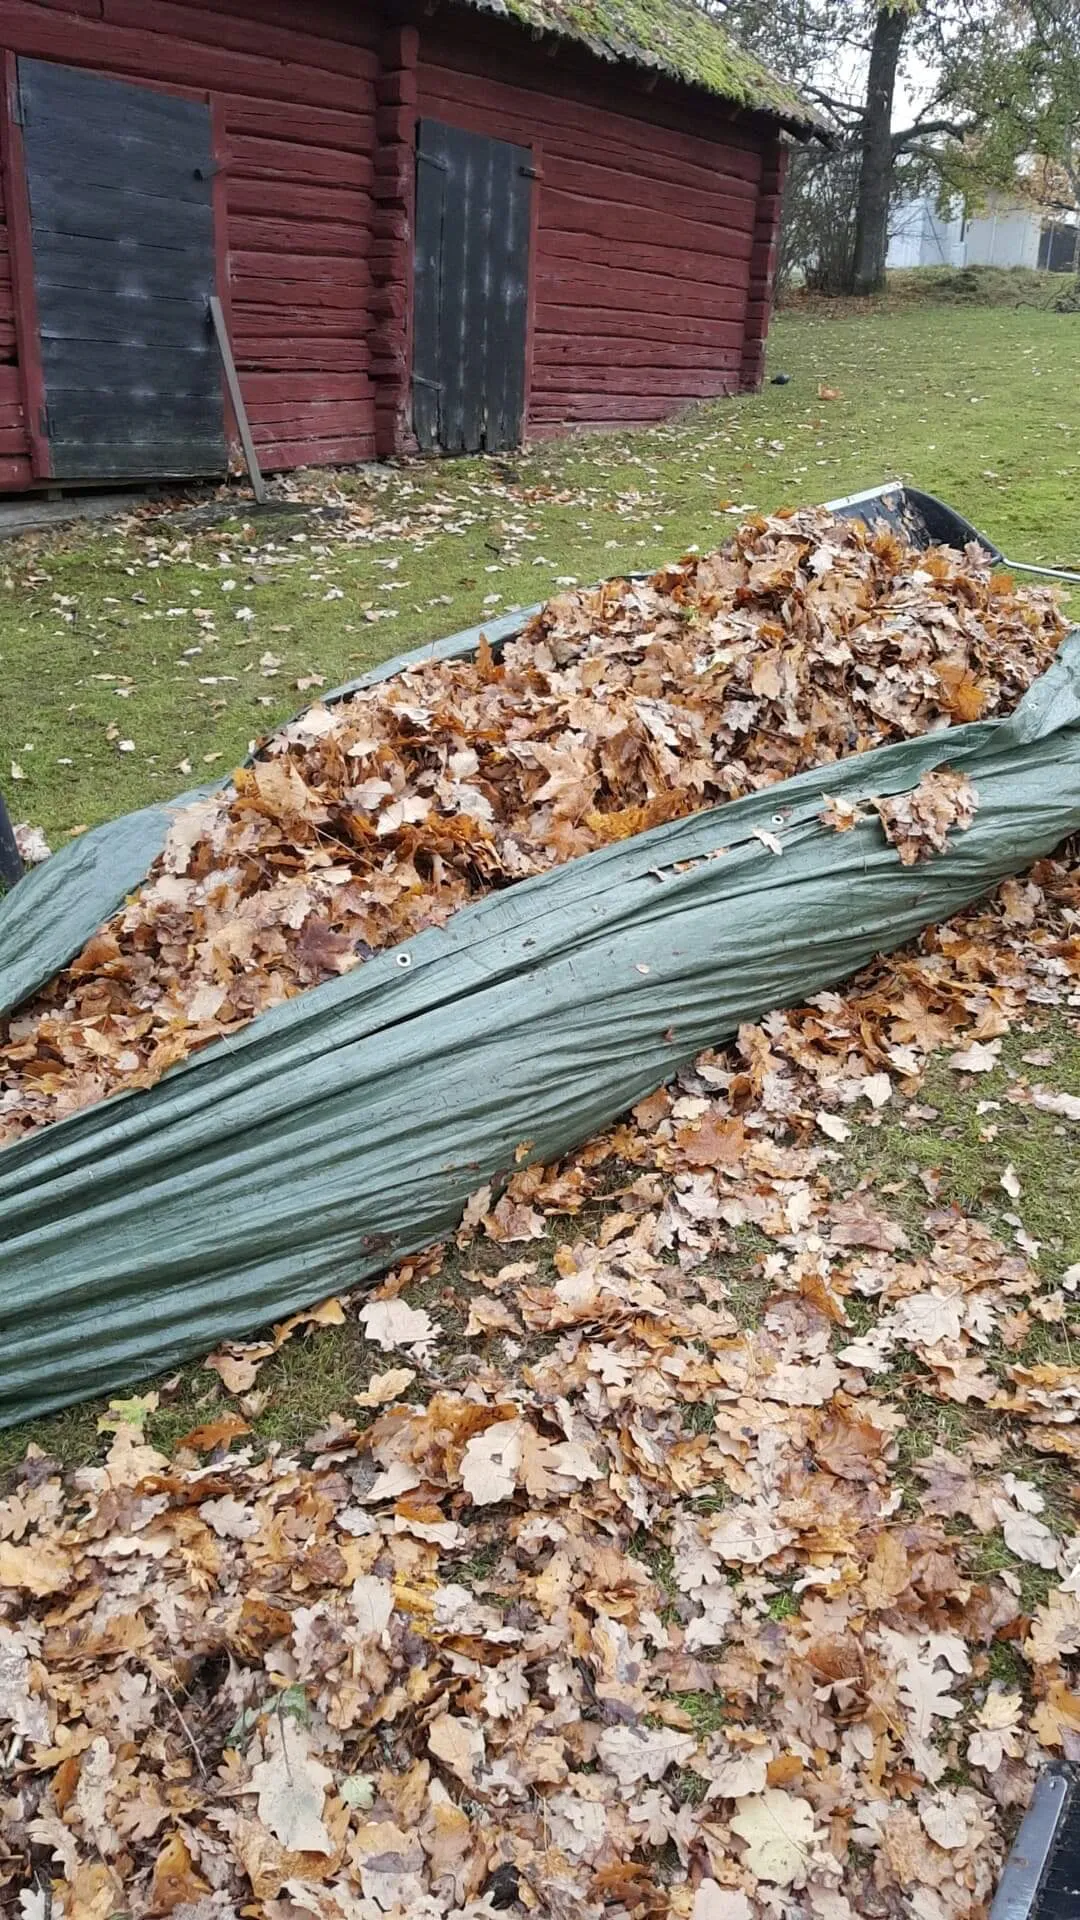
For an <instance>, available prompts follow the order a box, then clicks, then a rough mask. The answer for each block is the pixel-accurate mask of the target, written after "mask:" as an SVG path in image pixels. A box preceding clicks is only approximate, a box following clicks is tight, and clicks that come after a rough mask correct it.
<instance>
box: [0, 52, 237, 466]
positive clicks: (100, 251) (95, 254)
mask: <svg viewBox="0 0 1080 1920" xmlns="http://www.w3.org/2000/svg"><path fill="white" fill-rule="evenodd" d="M18 76H19V87H18V96H19V97H18V113H19V118H20V121H21V124H22V136H23V152H24V154H25V159H26V178H27V189H28V194H29V201H30V229H31V243H32V249H33V259H34V291H35V295H36V301H37V311H38V325H39V330H40V335H41V363H42V372H43V375H44V387H45V421H44V428H45V432H46V435H47V438H48V442H49V451H50V461H51V470H52V476H53V477H54V478H55V479H57V480H107V479H109V480H111V479H117V478H153V477H155V476H161V477H182V476H184V475H196V474H216V473H222V472H223V471H224V470H225V466H226V447H225V421H224V403H223V396H222V385H221V367H220V363H219V360H218V354H217V348H216V345H215V343H214V335H213V329H212V326H211V322H210V313H209V298H210V295H211V294H212V293H213V292H214V291H215V273H214V265H215V263H214V222H213V211H212V207H211V186H212V175H213V162H212V158H211V140H210V110H209V107H208V106H206V105H204V104H203V103H202V102H200V101H197V100H181V99H178V98H176V97H175V96H174V95H172V94H168V93H160V92H158V91H157V90H156V89H155V88H152V87H142V86H137V85H133V84H130V83H129V82H127V81H123V80H113V79H110V78H109V77H108V76H106V75H102V74H99V73H90V72H87V71H85V70H84V69H83V68H80V67H64V66H58V65H55V64H53V63H52V62H50V61H44V60H22V59H20V61H19V64H18Z"/></svg>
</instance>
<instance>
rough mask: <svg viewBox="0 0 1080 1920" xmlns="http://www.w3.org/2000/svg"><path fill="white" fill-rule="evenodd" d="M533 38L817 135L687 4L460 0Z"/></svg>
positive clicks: (820, 126)
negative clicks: (577, 48) (561, 43)
mask: <svg viewBox="0 0 1080 1920" xmlns="http://www.w3.org/2000/svg"><path fill="white" fill-rule="evenodd" d="M467 4H469V5H471V6H474V7H479V8H480V9H481V10H482V11H483V12H485V13H495V14H499V15H501V16H502V18H503V19H507V20H517V21H519V22H520V23H521V24H522V25H523V26H527V27H531V28H532V29H533V30H534V32H537V33H552V34H557V35H559V37H560V38H561V39H564V40H576V41H578V42H579V43H580V44H581V45H582V46H586V47H588V48H589V49H590V51H591V52H592V53H596V54H599V55H600V56H601V58H602V59H605V60H617V61H626V62H627V63H629V64H630V65H632V66H637V67H650V68H652V69H653V70H654V71H655V72H659V73H666V74H670V75H671V77H672V78H673V79H675V80H683V81H686V82H687V83H688V84H689V85H690V86H695V87H703V88H704V89H705V90H706V91H707V92H708V93H715V94H719V95H720V97H721V98H722V99H724V100H731V101H734V102H736V103H737V104H738V105H739V106H743V107H749V108H752V109H754V110H755V111H757V112H759V113H768V114H774V115H775V116H776V117H777V118H778V119H780V120H782V121H784V122H785V123H786V124H787V125H788V126H792V127H798V128H801V129H805V130H806V131H807V132H811V131H815V130H818V131H825V129H826V122H825V121H824V120H823V118H822V116H821V115H820V114H819V113H818V112H817V111H816V109H815V108H813V107H812V106H810V105H809V103H808V102H807V101H806V100H804V99H802V98H801V96H800V95H799V93H798V92H797V90H796V89H795V88H794V87H792V86H789V85H788V84H787V82H786V81H784V80H781V79H780V77H779V75H778V74H775V73H772V72H771V71H770V69H769V68H768V67H766V66H764V65H763V64H762V62H761V61H760V60H758V59H757V58H756V57H755V55H754V54H752V53H748V52H747V51H746V49H745V48H744V47H741V46H739V44H738V42H737V41H736V40H733V39H732V37H731V35H730V34H729V33H728V32H727V30H726V29H725V28H724V27H723V26H722V24H721V23H720V21H719V20H717V19H716V18H715V17H714V16H713V15H712V14H708V13H706V12H705V10H704V8H703V7H700V6H697V5H696V4H695V0H467Z"/></svg>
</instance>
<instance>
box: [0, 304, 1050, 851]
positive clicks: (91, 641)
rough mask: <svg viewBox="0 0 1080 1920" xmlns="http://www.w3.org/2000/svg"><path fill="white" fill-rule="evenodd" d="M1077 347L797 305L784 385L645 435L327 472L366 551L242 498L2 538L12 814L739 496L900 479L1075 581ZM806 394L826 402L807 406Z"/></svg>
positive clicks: (99, 786) (177, 762) (1045, 320)
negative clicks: (179, 518)
mask: <svg viewBox="0 0 1080 1920" xmlns="http://www.w3.org/2000/svg"><path fill="white" fill-rule="evenodd" d="M1078 348H1080V317H1078V316H1075V315H1058V314H1052V313H1048V312H1045V311H1042V310H1039V309H1036V308H1030V307H1029V308H1022V309H1017V310H1011V309H1008V308H1004V307H1001V308H982V307H974V306H972V307H967V306H964V305H962V304H958V305H953V306H935V305H929V304H925V303H923V304H919V305H912V306H907V307H901V308H900V310H898V311H895V312H886V313H882V312H879V311H877V310H875V309H874V307H873V306H870V307H868V308H863V307H858V308H857V309H856V310H855V311H853V312H852V311H849V310H847V309H845V310H844V311H843V312H842V314H840V315H839V316H838V315H837V313H836V311H835V310H834V309H830V310H829V311H828V312H819V311H816V310H814V309H812V308H810V309H808V310H806V311H799V312H795V313H791V314H788V315H782V316H781V317H780V319H779V320H778V321H777V323H776V326H775V329H774V333H773V338H772V343H771V348H770V370H772V371H775V370H777V369H783V370H784V371H787V372H789V373H790V374H791V375H792V379H791V384H790V385H788V386H785V387H773V386H771V385H767V386H766V387H765V388H764V389H763V391H762V392H761V393H760V394H757V395H752V396H748V397H746V398H743V399H739V400H731V401H720V402H716V403H713V404H710V405H708V406H704V407H700V408H697V409H695V410H693V411H692V412H690V413H687V414H686V415H684V416H682V417H681V418H680V419H678V420H676V421H673V422H671V423H669V424H668V425H665V426H663V427H659V428H655V429H653V430H650V431H647V432H637V433H618V434H590V435H581V436H578V437H576V438H573V439H568V440H565V441H561V442H558V443H555V444H551V445H545V446H542V447H540V448H539V449H538V450H537V451H536V452H533V453H531V454H528V455H526V456H522V457H511V458H506V459H468V460H461V461H456V462H446V463H442V464H438V463H431V464H427V465H414V466H411V467H406V468H401V469H393V468H383V469H381V470H377V471H375V472H373V473H363V474H359V475H344V476H342V477H341V479H340V483H339V485H340V491H339V493H338V498H339V499H341V498H343V497H345V498H347V499H348V500H349V501H351V502H352V503H353V504H354V505H358V506H360V507H368V508H370V509H372V510H373V512H374V526H375V528H376V530H377V533H378V537H377V538H376V539H370V538H367V537H366V530H365V529H363V528H354V529H353V536H352V538H351V539H346V538H345V537H343V536H344V534H345V533H346V532H347V531H348V529H349V524H350V523H349V522H348V521H334V520H322V519H317V518H313V517H311V516H310V515H308V514H305V513H304V512H302V511H298V512H297V513H296V514H284V515H283V514H282V513H280V512H277V513H273V514H268V515H265V516H260V517H258V518H255V517H252V518H250V519H246V520H245V519H244V518H243V517H242V515H243V513H244V512H245V511H247V510H246V509H245V508H243V507H242V506H241V507H240V508H239V509H238V513H237V515H235V516H233V517H231V518H229V519H227V520H226V521H225V522H224V523H223V524H221V525H218V526H209V525H207V524H206V523H205V520H203V521H202V522H201V523H200V524H196V525H190V524H189V525H186V526H183V527H181V526H177V525H176V524H175V522H174V521H163V520H155V521H152V522H145V521H144V522H141V523H139V524H138V525H137V526H136V527H135V529H134V530H133V531H130V532H126V533H124V534H121V533H120V532H119V531H117V529H116V527H115V526H110V527H106V528H104V529H103V528H100V527H96V528H89V527H86V526H79V527H76V528H75V529H73V530H70V531H68V532H67V533H66V534H63V535H50V536H47V537H46V536H38V537H35V538H33V539H22V540H19V541H13V542H11V543H10V544H8V545H7V546H6V547H4V548H3V549H0V673H2V675H3V678H4V684H5V700H4V705H3V717H2V721H0V784H2V785H3V787H4V789H5V790H6V792H7V794H8V798H9V802H10V803H11V805H12V807H13V811H14V813H15V816H16V818H19V819H23V818H26V819H30V820H32V821H34V822H36V823H37V824H39V825H41V826H44V827H45V828H46V830H47V832H48V833H49V834H50V836H51V837H52V838H53V841H54V844H60V843H62V842H63V839H64V838H65V836H66V835H67V834H69V833H70V832H71V830H72V829H73V828H75V827H80V826H87V825H93V824H96V823H97V822H99V821H101V820H104V819H106V818H108V817H110V816H111V815H113V814H115V813H118V812H121V811H123V810H124V809H125V808H130V807H135V806H139V805H141V804H144V803H145V802H147V801H149V800H154V799H164V798H167V797H169V796H171V795H173V794H175V793H177V792H181V791H183V790H184V789H185V787H187V786H190V785H192V784H193V783H195V782H197V781H205V780H211V779H216V778H219V777H221V776H222V775H224V774H227V773H228V772H229V770H230V768H231V766H232V765H233V764H234V763H235V762H236V761H237V760H239V759H240V758H242V756H243V755H244V753H245V752H246V751H247V749H248V746H249V743H250V742H251V740H252V739H253V738H255V737H256V736H258V735H259V734H260V733H261V732H263V731H266V730H267V729H269V728H271V727H273V726H274V725H275V724H276V723H278V722H280V721H281V720H283V719H284V718H285V717H286V716H287V715H289V714H290V713H291V712H293V711H295V710H296V708H297V707H299V706H300V705H302V704H303V702H304V700H305V698H311V697H312V694H313V693H314V692H316V691H317V689H315V688H312V689H308V690H307V691H306V692H305V691H302V690H301V689H299V688H298V687H297V684H296V683H297V681H298V680H301V679H307V678H310V677H311V676H312V675H316V674H317V675H321V676H322V677H323V679H324V680H325V683H326V685H327V686H332V685H334V684H336V683H337V682H339V681H341V680H342V679H347V678H350V677H353V676H355V675H356V674H358V673H361V672H363V671H364V669H365V668H366V667H369V666H371V665H373V664H374V663H375V662H376V661H378V660H379V659H381V658H385V657H386V656H387V655H388V654H390V653H396V652H399V651H401V650H403V649H404V648H406V647H409V646H415V645H417V644H420V643H421V642H423V641H426V640H431V639H435V638H437V637H439V636H440V635H442V634H445V633H449V632H453V631H454V630H455V629H457V628H460V627H465V626H469V625H471V624H473V623H474V622H475V621H477V620H479V619H483V618H484V617H485V616H491V615H494V614H495V613H498V612H502V611H505V610H506V609H507V608H510V607H513V606H520V605H528V604H531V603H533V602H535V601H536V600H539V599H542V598H543V597H545V596H546V595H547V594H548V593H550V592H552V591H553V590H554V589H555V588H556V585H557V583H558V581H559V580H560V579H568V578H571V579H577V580H581V581H588V580H593V579H597V578H600V577H603V576H605V575H607V574H611V573H615V572H620V571H626V570H629V569H631V568H641V567H649V566H652V565H654V564H656V563H658V562H660V561H661V560H663V559H665V558H668V557H670V556H671V555H672V554H675V553H678V552H679V551H680V550H682V549H683V548H684V547H686V546H687V545H689V544H691V543H694V542H696V543H697V544H699V545H700V546H702V547H709V546H712V545H715V544H717V543H718V542H719V541H721V540H722V539H723V538H724V537H725V535H726V534H727V533H728V532H729V531H730V529H731V526H732V524H733V517H732V515H731V514H729V513H728V512H727V511H725V508H726V507H728V506H729V505H731V504H732V503H734V504H735V505H736V506H742V505H746V506H750V505H753V506H757V507H762V508H771V507H775V506H777V505H779V504H781V503H784V502H800V501H817V500H825V499H828V498H831V497H832V496H834V495H836V494H840V493H849V492H853V491H855V490H856V489H857V488H860V487H865V486H870V485H873V484H875V483H877V482H880V481H881V480H883V479H886V478H889V477H892V476H899V477H900V478H901V479H907V480H910V481H913V482H918V484H920V485H921V486H923V487H925V488H928V489H929V490H930V491H932V492H935V493H938V494H940V495H941V496H942V497H943V498H945V499H947V500H950V501H952V502H953V503H954V504H955V505H956V506H957V507H959V508H961V509H962V511H963V512H965V513H966V514H967V515H968V517H969V518H970V519H971V520H973V521H974V523H975V524H976V525H978V526H981V527H982V528H984V529H985V531H986V532H987V533H988V534H990V535H992V536H993V537H995V538H996V539H997V540H998V541H999V542H1000V543H1001V544H1002V545H1004V546H1005V548H1006V550H1007V551H1011V552H1013V553H1015V554H1016V555H1017V556H1018V557H1019V558H1021V559H1031V560H1036V561H1043V562H1048V563H1050V564H1053V563H1055V562H1056V563H1059V564H1069V563H1071V564H1073V565H1077V564H1080V452H1078V450H1077V442H1076V434H1075V368H1076V357H1077V352H1078ZM819 384H825V385H827V386H829V387H830V388H832V389H834V390H836V389H838V390H839V391H840V392H841V394H842V396H843V397H842V398H841V399H839V400H831V401H822V400H819V399H818V386H819ZM328 487H329V483H328ZM534 491H535V494H536V495H537V497H529V496H531V495H533V493H534ZM395 529H396V530H395ZM229 581H232V582H234V583H235V584H234V586H233V588H232V589H231V590H230V591H225V586H226V583H227V582H229ZM328 595H332V596H334V597H330V598H328V597H327V596H328ZM339 596H340V597H339ZM495 596H497V598H496V597H495ZM1076 604H1077V606H1078V607H1080V601H1078V602H1077V603H1076ZM245 608H246V609H250V611H251V614H252V618H251V619H250V620H247V619H245V620H238V619H237V618H236V613H237V610H238V609H245ZM194 609H202V610H205V611H207V612H208V613H209V614H210V615H211V616H212V625H210V623H208V622H207V621H206V620H205V619H204V618H202V617H201V616H200V615H198V614H196V612H195V611H194ZM369 615H378V616H380V617H379V618H377V619H370V618H369ZM385 615H392V616H393V617H392V618H390V617H382V616H385ZM196 647H201V648H202V651H201V652H200V653H193V652H192V651H191V649H193V648H196ZM267 656H269V658H267ZM274 661H277V662H279V663H280V664H279V665H276V666H275V665H274V664H273V662H274ZM123 740H130V741H131V742H132V743H133V746H132V749H131V750H130V751H123V752H122V751H121V750H120V742H121V741H123ZM12 761H14V762H15V764H16V765H17V766H18V767H19V768H20V769H21V771H22V773H23V775H24V778H23V779H22V780H21V781H14V780H13V779H12V777H11V772H10V767H11V762H12ZM185 762H186V763H188V764H189V765H190V768H191V771H190V773H188V772H185V771H183V770H182V768H183V764H184V763H185Z"/></svg>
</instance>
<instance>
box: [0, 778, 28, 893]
mask: <svg viewBox="0 0 1080 1920" xmlns="http://www.w3.org/2000/svg"><path fill="white" fill-rule="evenodd" d="M22 870H23V864H22V855H21V854H20V852H19V848H18V843H17V841H16V839H15V829H14V827H13V826H12V824H11V821H10V819H9V817H8V810H7V808H6V806H5V805H4V796H3V794H2V793H0V893H5V892H6V891H7V889H8V887H13V886H14V885H15V882H16V880H21V879H22Z"/></svg>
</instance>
